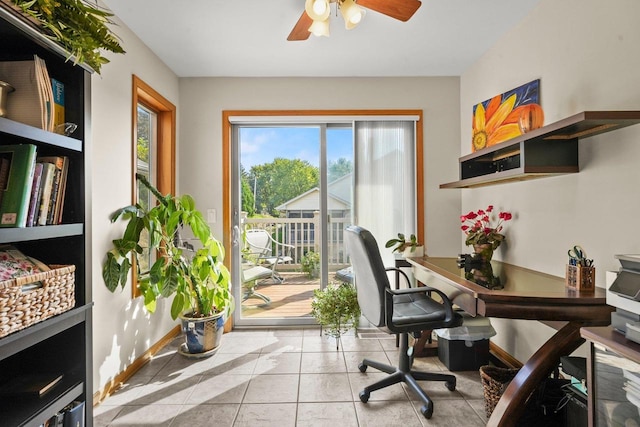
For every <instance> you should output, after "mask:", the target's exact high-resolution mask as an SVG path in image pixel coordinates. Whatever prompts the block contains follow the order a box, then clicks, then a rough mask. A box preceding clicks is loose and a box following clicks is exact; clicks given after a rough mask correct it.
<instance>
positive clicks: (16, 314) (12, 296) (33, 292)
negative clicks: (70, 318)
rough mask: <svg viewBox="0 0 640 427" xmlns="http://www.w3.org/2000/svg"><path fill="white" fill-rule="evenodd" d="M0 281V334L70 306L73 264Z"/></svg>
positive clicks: (73, 286)
mask: <svg viewBox="0 0 640 427" xmlns="http://www.w3.org/2000/svg"><path fill="white" fill-rule="evenodd" d="M49 267H50V268H51V270H49V271H45V272H43V273H37V274H32V275H29V276H23V277H17V278H15V279H11V280H5V281H3V282H0V337H4V336H6V335H9V334H11V333H13V332H16V331H19V330H21V329H24V328H26V327H28V326H31V325H33V324H34V323H38V322H41V321H43V320H45V319H48V318H49V317H51V316H55V315H56V314H60V313H63V312H65V311H67V310H70V309H72V308H73V307H74V306H75V304H76V302H75V293H74V292H75V283H74V282H75V270H76V266H75V265H50V266H49Z"/></svg>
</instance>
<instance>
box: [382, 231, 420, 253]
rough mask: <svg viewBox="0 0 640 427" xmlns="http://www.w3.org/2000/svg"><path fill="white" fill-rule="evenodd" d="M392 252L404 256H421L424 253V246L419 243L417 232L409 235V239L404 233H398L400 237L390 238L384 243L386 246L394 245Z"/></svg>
mask: <svg viewBox="0 0 640 427" xmlns="http://www.w3.org/2000/svg"><path fill="white" fill-rule="evenodd" d="M393 246H395V247H394V248H393V251H392V252H397V253H399V254H400V255H402V257H404V258H408V257H421V256H423V255H424V246H422V245H421V244H420V243H418V238H417V237H416V235H415V234H412V235H411V236H409V239H407V238H406V237H405V235H404V234H402V233H398V237H397V238H394V239H390V240H388V241H387V243H386V244H385V245H384V247H385V248H391V247H393Z"/></svg>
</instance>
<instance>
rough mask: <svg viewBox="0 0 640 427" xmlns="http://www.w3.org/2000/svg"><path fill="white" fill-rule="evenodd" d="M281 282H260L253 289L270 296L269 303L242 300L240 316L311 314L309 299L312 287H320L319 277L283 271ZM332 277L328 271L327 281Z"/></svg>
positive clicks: (295, 315)
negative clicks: (314, 277)
mask: <svg viewBox="0 0 640 427" xmlns="http://www.w3.org/2000/svg"><path fill="white" fill-rule="evenodd" d="M281 274H282V276H283V277H284V278H285V281H284V283H282V284H273V283H269V282H268V281H266V282H267V283H265V284H260V285H258V286H257V287H256V289H255V291H256V292H259V293H261V294H263V295H266V296H268V297H269V298H271V303H270V304H268V305H263V306H260V304H263V303H264V301H262V300H261V299H258V298H249V299H247V300H246V301H243V302H242V317H244V318H246V317H262V318H275V317H278V318H282V317H289V318H291V317H309V316H311V300H312V299H313V291H314V289H319V288H320V279H310V278H308V277H307V275H306V274H305V273H301V272H283V273H281ZM332 278H333V274H331V273H330V275H329V281H331V279H332Z"/></svg>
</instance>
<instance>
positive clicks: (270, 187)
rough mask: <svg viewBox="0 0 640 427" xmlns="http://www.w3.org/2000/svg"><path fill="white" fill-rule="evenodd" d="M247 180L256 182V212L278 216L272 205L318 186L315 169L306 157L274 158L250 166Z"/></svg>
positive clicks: (317, 176)
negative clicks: (303, 158)
mask: <svg viewBox="0 0 640 427" xmlns="http://www.w3.org/2000/svg"><path fill="white" fill-rule="evenodd" d="M248 182H249V183H250V185H251V184H254V185H256V188H255V195H256V212H257V213H263V214H269V215H272V216H278V211H277V210H276V207H277V206H279V205H281V204H282V203H284V202H286V201H287V200H290V199H293V198H294V197H296V196H299V195H301V194H303V193H304V192H306V191H308V190H311V189H312V188H314V187H317V186H318V183H319V171H318V168H317V167H315V166H313V165H311V164H310V163H309V162H307V161H306V160H300V159H284V158H281V157H279V158H276V159H274V160H273V162H271V163H265V164H262V165H257V166H252V167H251V170H250V172H249V180H248Z"/></svg>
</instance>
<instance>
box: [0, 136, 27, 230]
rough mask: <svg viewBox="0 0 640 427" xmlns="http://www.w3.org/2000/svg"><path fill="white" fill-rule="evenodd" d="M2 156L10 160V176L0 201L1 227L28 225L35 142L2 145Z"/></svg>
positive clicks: (0, 153) (0, 149)
mask: <svg viewBox="0 0 640 427" xmlns="http://www.w3.org/2000/svg"><path fill="white" fill-rule="evenodd" d="M0 158H5V159H7V160H8V161H9V176H8V181H7V186H6V189H5V190H4V191H3V194H2V202H1V203H0V227H26V225H27V214H28V210H29V201H30V199H31V186H32V185H33V172H34V169H35V160H36V146H35V145H33V144H16V145H1V146H0Z"/></svg>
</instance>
